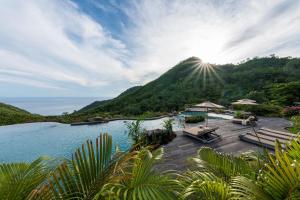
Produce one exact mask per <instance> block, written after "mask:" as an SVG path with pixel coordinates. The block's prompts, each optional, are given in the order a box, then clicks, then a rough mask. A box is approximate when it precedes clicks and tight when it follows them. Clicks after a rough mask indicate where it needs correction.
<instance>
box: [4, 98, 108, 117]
mask: <svg viewBox="0 0 300 200" xmlns="http://www.w3.org/2000/svg"><path fill="white" fill-rule="evenodd" d="M105 99H109V98H108V97H0V102H2V103H6V104H10V105H13V106H16V107H18V108H21V109H25V110H27V111H29V112H31V113H35V114H41V115H61V114H62V113H63V112H68V113H71V112H73V111H74V110H79V109H80V108H82V107H84V106H86V105H88V104H90V103H92V102H94V101H100V100H105Z"/></svg>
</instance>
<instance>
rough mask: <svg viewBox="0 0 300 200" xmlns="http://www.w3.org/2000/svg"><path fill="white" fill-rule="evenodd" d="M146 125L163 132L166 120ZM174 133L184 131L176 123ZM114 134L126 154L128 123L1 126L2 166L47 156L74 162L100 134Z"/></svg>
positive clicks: (115, 140) (145, 123) (128, 142)
mask: <svg viewBox="0 0 300 200" xmlns="http://www.w3.org/2000/svg"><path fill="white" fill-rule="evenodd" d="M166 119H167V118H163V119H158V120H151V121H144V122H143V127H144V128H146V129H155V128H162V123H163V121H164V120H166ZM174 129H175V130H178V129H180V124H179V121H178V120H176V121H175V124H174ZM101 132H102V133H105V132H107V133H110V134H111V135H112V137H113V143H114V144H118V145H119V146H120V148H121V149H122V150H127V149H128V148H129V147H130V146H131V141H130V140H129V139H128V137H127V134H126V126H125V124H124V120H118V121H112V122H109V123H105V124H98V125H89V126H88V125H84V126H70V125H68V124H60V123H52V122H47V123H29V124H17V125H9V126H0V162H18V161H32V160H34V159H36V158H38V157H39V156H42V155H46V156H51V157H55V158H60V157H68V158H70V157H71V155H72V153H73V152H74V150H75V149H76V148H78V147H79V146H80V145H81V144H82V143H84V142H85V141H86V140H87V139H92V140H94V139H95V138H96V137H97V136H99V134H100V133H101Z"/></svg>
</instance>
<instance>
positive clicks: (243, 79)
mask: <svg viewBox="0 0 300 200" xmlns="http://www.w3.org/2000/svg"><path fill="white" fill-rule="evenodd" d="M299 80H300V59H298V58H290V57H283V58H278V57H275V56H271V57H264V58H253V59H251V60H247V61H244V62H242V63H240V64H236V65H234V64H226V65H214V64H208V63H203V62H202V61H201V60H200V59H199V58H196V57H191V58H188V59H187V60H184V61H182V62H180V63H179V64H177V65H176V66H174V67H173V68H172V69H170V70H169V71H167V72H166V73H164V74H163V75H162V76H160V77H159V78H158V79H156V80H154V81H152V82H150V83H148V84H146V85H144V86H136V87H133V88H130V89H128V90H126V91H125V92H123V93H122V94H120V95H119V96H118V97H116V98H114V99H111V100H106V101H98V102H94V103H92V104H90V105H88V106H86V107H84V108H82V109H81V110H79V111H78V112H76V113H74V114H80V115H82V114H99V115H101V113H110V114H111V115H122V116H133V115H142V114H145V113H147V112H155V113H162V112H171V111H178V110H182V109H184V107H185V106H187V105H188V104H194V103H199V102H202V101H205V100H209V101H213V102H216V103H219V104H223V105H229V104H230V103H231V102H232V101H234V100H236V99H240V98H251V99H255V100H257V101H258V102H259V103H264V104H273V105H274V104H275V105H280V106H282V105H291V104H292V103H293V102H294V101H300V99H299V96H300V95H299V94H300V81H299Z"/></svg>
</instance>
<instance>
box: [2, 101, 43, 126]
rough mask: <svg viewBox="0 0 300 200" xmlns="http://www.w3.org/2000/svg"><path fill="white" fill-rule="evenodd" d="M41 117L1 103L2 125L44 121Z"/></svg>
mask: <svg viewBox="0 0 300 200" xmlns="http://www.w3.org/2000/svg"><path fill="white" fill-rule="evenodd" d="M43 120H45V118H44V117H43V116H41V115H36V114H31V113H29V112H27V111H25V110H22V109H20V108H17V107H14V106H11V105H7V104H4V103H0V125H9V124H18V123H28V122H37V121H43Z"/></svg>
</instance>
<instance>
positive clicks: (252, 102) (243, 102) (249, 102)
mask: <svg viewBox="0 0 300 200" xmlns="http://www.w3.org/2000/svg"><path fill="white" fill-rule="evenodd" d="M231 104H232V105H258V103H256V101H255V100H252V99H240V100H237V101H236V102H233V103H231Z"/></svg>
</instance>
